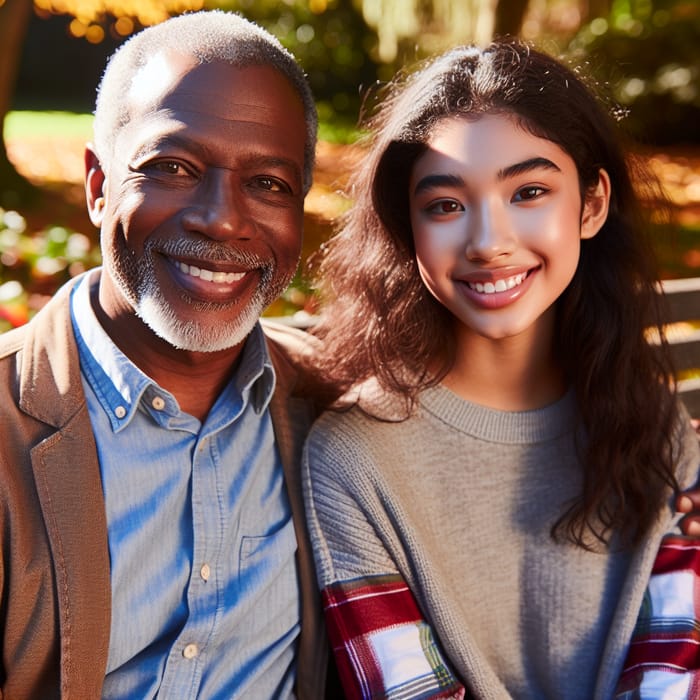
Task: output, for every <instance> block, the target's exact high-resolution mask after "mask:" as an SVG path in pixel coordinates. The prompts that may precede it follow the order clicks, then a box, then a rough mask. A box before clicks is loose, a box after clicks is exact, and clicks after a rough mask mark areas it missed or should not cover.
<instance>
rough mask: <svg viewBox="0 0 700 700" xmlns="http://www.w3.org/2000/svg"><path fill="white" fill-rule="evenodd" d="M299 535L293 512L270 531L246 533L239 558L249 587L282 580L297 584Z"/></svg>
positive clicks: (241, 578) (243, 584) (242, 578)
mask: <svg viewBox="0 0 700 700" xmlns="http://www.w3.org/2000/svg"><path fill="white" fill-rule="evenodd" d="M296 551H297V539H296V534H295V532H294V523H293V521H292V518H291V516H290V517H289V518H288V519H287V521H286V522H285V523H284V524H283V525H282V527H280V528H279V529H278V530H276V531H275V532H273V533H271V534H269V535H244V536H243V537H242V538H241V549H240V555H239V558H238V581H239V585H240V586H241V587H243V588H245V589H250V588H258V587H260V586H265V585H268V584H274V583H275V582H276V581H280V580H282V582H283V583H284V582H286V583H287V584H288V585H291V586H292V587H296V556H295V555H296Z"/></svg>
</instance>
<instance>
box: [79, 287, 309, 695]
mask: <svg viewBox="0 0 700 700" xmlns="http://www.w3.org/2000/svg"><path fill="white" fill-rule="evenodd" d="M90 279H91V277H86V278H85V279H84V280H83V281H82V283H81V284H80V285H79V286H78V288H77V289H76V291H75V293H74V295H73V299H72V306H71V311H72V318H73V326H74V330H75V335H76V338H77V342H78V349H79V353H80V364H81V369H82V373H83V384H84V388H85V394H86V397H87V403H88V409H89V412H90V418H91V421H92V425H93V429H94V433H95V439H96V442H97V450H98V454H99V460H100V469H101V474H102V482H103V490H104V494H105V507H106V512H107V527H108V536H109V552H110V558H111V583H112V628H111V636H110V646H109V660H108V665H107V676H106V678H105V685H104V691H103V697H105V698H124V699H126V698H129V699H130V700H133V698H139V700H142V699H146V698H156V697H160V698H177V699H178V700H180V699H184V698H195V697H196V698H221V699H222V700H224V699H225V700H233V699H234V698H250V699H251V700H252V699H255V700H263V699H265V698H275V699H277V698H289V697H293V691H292V687H293V684H294V680H295V656H296V641H297V638H298V634H299V624H300V621H299V595H298V584H297V570H296V561H295V553H296V538H295V535H294V528H293V523H292V519H291V510H290V506H289V502H288V499H287V492H286V489H285V484H284V478H283V473H282V466H281V463H280V459H279V456H278V454H277V450H276V446H275V440H274V434H273V430H272V423H271V420H270V414H269V411H268V410H267V407H268V403H269V401H270V398H271V396H272V392H273V390H274V382H275V378H274V371H273V368H272V365H271V364H270V361H269V357H268V355H267V351H266V348H265V342H264V338H263V333H262V330H261V329H260V327H259V326H257V327H256V328H255V329H254V331H253V333H252V334H251V336H250V337H249V339H248V340H247V342H246V345H245V348H244V351H243V353H242V356H241V361H240V365H239V369H238V371H237V372H236V376H235V377H233V379H232V380H231V382H230V383H229V384H228V386H226V388H225V389H224V390H223V392H222V394H221V396H220V397H219V398H218V400H217V402H216V404H215V405H214V407H213V408H212V410H211V412H210V414H209V415H208V416H207V418H206V420H205V421H204V423H200V421H199V420H197V419H196V418H194V417H193V416H191V415H188V414H186V413H183V412H182V411H181V410H180V408H179V407H178V404H177V401H176V400H175V398H174V397H173V396H172V395H171V394H169V393H168V392H167V391H165V390H163V389H162V388H161V387H159V386H158V385H157V384H155V383H154V382H153V381H152V380H151V379H149V378H148V377H147V376H146V375H145V374H144V373H143V372H141V370H139V369H138V368H137V367H136V366H135V365H134V364H132V363H131V362H130V360H129V359H128V358H127V357H126V356H125V355H124V354H123V353H122V352H121V351H120V350H119V349H118V348H117V347H116V346H115V345H114V343H113V342H112V341H111V339H110V338H109V336H108V335H107V334H106V333H105V331H104V330H103V329H102V327H101V326H100V324H99V322H98V321H97V319H96V317H95V315H94V312H93V310H92V307H91V304H90V288H89V287H90ZM85 527H90V523H85Z"/></svg>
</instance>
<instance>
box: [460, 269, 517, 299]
mask: <svg viewBox="0 0 700 700" xmlns="http://www.w3.org/2000/svg"><path fill="white" fill-rule="evenodd" d="M526 277H527V273H525V272H523V273H522V274H520V275H513V277H508V278H507V279H503V280H496V281H495V282H484V283H482V282H467V284H468V285H469V287H470V289H473V290H475V291H477V292H479V294H496V292H505V291H507V290H508V289H513V287H517V286H518V285H519V284H522V283H523V281H524V280H525V278H526Z"/></svg>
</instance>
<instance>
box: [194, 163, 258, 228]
mask: <svg viewBox="0 0 700 700" xmlns="http://www.w3.org/2000/svg"><path fill="white" fill-rule="evenodd" d="M183 223H184V225H185V227H186V228H187V230H188V231H190V232H191V233H199V234H202V235H204V236H207V237H208V238H211V239H214V240H228V239H232V238H235V239H238V240H245V239H248V238H250V237H251V235H252V225H251V220H250V216H249V212H248V207H247V204H246V201H245V196H244V192H243V191H242V188H241V184H240V182H239V180H238V178H236V176H235V175H234V174H233V173H232V172H230V171H228V170H225V169H216V170H211V171H209V172H208V173H207V175H206V177H205V178H204V179H203V181H202V184H201V186H200V187H199V188H197V193H196V199H195V201H193V202H192V203H191V205H190V206H189V207H188V208H187V210H186V211H185V213H184V215H183Z"/></svg>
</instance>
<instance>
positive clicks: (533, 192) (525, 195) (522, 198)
mask: <svg viewBox="0 0 700 700" xmlns="http://www.w3.org/2000/svg"><path fill="white" fill-rule="evenodd" d="M547 191H548V190H546V189H545V188H544V187H539V186H537V185H530V186H529V187H523V188H522V189H519V190H518V191H517V192H516V193H515V197H513V199H514V200H515V201H516V202H526V201H528V200H531V199H537V198H538V197H541V196H542V195H543V194H545V193H546V192H547Z"/></svg>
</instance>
